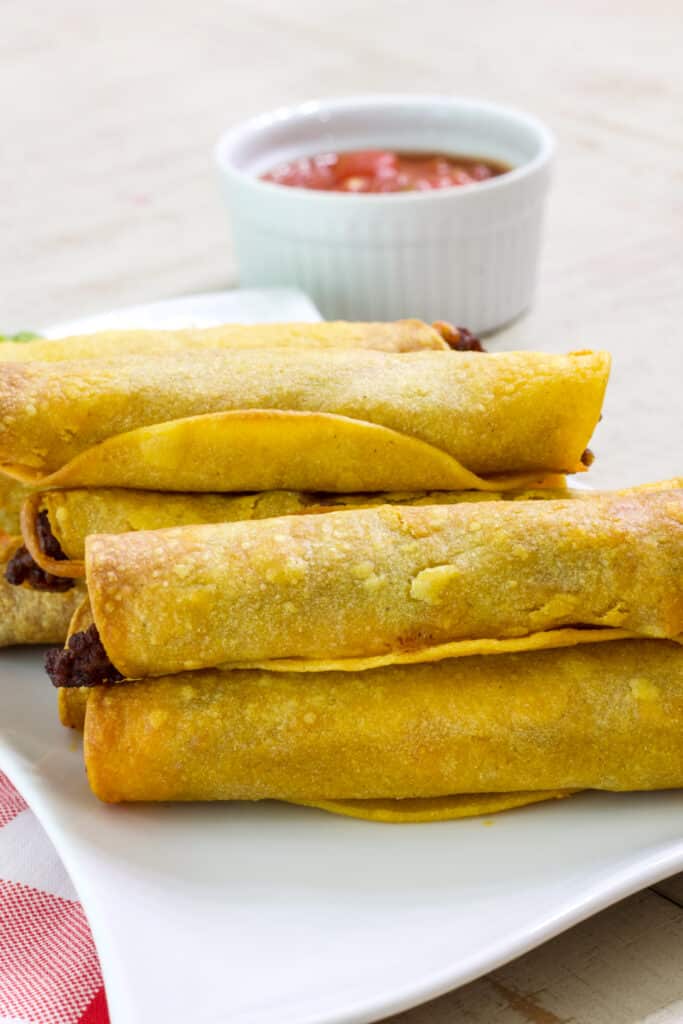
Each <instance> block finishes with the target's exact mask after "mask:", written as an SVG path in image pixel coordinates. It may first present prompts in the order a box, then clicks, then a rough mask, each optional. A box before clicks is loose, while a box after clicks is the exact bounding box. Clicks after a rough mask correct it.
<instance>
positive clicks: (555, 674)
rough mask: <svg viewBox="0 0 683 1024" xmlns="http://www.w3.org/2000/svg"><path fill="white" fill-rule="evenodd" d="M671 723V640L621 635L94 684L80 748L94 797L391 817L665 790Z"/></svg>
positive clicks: (669, 779) (678, 751) (674, 734)
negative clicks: (519, 650)
mask: <svg viewBox="0 0 683 1024" xmlns="http://www.w3.org/2000/svg"><path fill="white" fill-rule="evenodd" d="M682 730H683V647H681V646H680V645H678V644H673V643H670V642H667V641H661V640H635V641H620V642H615V643H611V644H591V645H587V646H580V647H574V648H570V649H565V650H553V651H537V652H532V653H525V654H506V655H500V656H495V657H472V658H460V659H455V660H452V661H442V662H439V663H437V664H425V665H418V666H411V667H403V666H396V667H392V668H384V669H378V670H373V671H368V672H358V673H351V674H349V673H334V672H325V673H318V674H315V675H298V674H291V675H284V674H273V673H268V672H263V671H258V670H251V671H233V672H220V671H216V670H207V671H203V672H195V673H183V674H181V675H179V676H168V677H163V678H160V679H156V680H145V681H142V682H135V683H121V684H117V685H114V686H109V687H96V688H95V689H94V690H93V692H92V693H91V695H90V697H89V700H88V706H87V712H86V721H85V748H84V749H85V763H86V769H87V773H88V779H89V781H90V785H91V787H92V789H93V791H94V792H95V793H96V795H97V796H99V797H100V798H101V799H103V800H107V801H122V800H262V799H269V798H272V799H277V800H287V801H291V802H294V803H297V802H303V803H307V804H311V803H312V804H320V805H323V806H326V805H327V806H331V808H332V809H341V808H340V807H337V808H335V807H334V805H335V803H337V802H339V801H341V802H343V804H345V805H346V813H349V812H350V811H352V810H353V804H351V805H348V803H347V802H348V801H357V800H361V801H365V800H368V801H388V800H395V801H396V805H395V806H396V809H397V810H399V811H400V800H403V799H407V800H410V801H411V802H412V801H415V800H416V799H418V798H419V799H422V798H427V799H429V800H432V799H434V798H443V797H452V796H454V795H459V794H496V793H498V794H504V793H508V794H515V795H516V797H517V798H518V796H519V794H520V792H526V791H529V792H536V793H538V792H540V791H545V795H547V794H548V793H549V792H550V791H554V792H557V791H567V790H577V789H585V788H587V789H607V790H648V789H666V788H679V787H683V743H681V733H682ZM391 806H392V807H393V806H394V805H391ZM379 809H380V810H381V805H380V808H379ZM388 809H389V810H391V807H390V808H388ZM359 810H362V808H360V809H359ZM385 810H387V808H385ZM408 810H409V811H410V812H412V813H414V812H415V810H416V808H415V806H414V805H413V804H412V803H411V805H408ZM424 810H427V808H426V807H425V808H424Z"/></svg>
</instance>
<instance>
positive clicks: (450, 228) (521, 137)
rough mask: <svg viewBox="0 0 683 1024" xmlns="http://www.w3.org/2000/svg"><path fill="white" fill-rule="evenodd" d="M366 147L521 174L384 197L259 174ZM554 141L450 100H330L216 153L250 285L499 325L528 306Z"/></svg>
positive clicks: (528, 120)
mask: <svg viewBox="0 0 683 1024" xmlns="http://www.w3.org/2000/svg"><path fill="white" fill-rule="evenodd" d="M368 148H373V149H376V148H391V149H398V150H408V151H419V150H422V151H433V152H434V151H436V152H444V153H456V154H468V155H473V156H481V157H491V158H494V159H497V160H503V161H505V162H507V163H509V164H511V165H512V166H513V168H514V169H513V170H512V171H510V172H509V173H507V174H504V175H501V176H500V177H497V178H492V179H490V180H488V181H485V182H481V183H478V184H475V185H465V186H460V187H457V188H446V189H439V190H435V191H432V192H402V193H390V194H384V195H348V194H345V193H339V192H316V191H312V190H307V189H300V188H289V187H285V186H282V185H276V184H272V183H269V182H265V181H261V180H260V179H259V175H261V174H263V173H264V172H265V171H268V170H271V169H272V168H273V167H274V166H275V165H276V164H278V163H281V162H282V161H286V160H291V159H293V158H295V157H300V156H310V155H313V154H315V153H321V152H326V151H341V150H351V149H368ZM553 148H554V147H553V138H552V135H551V134H550V132H549V131H548V130H547V128H545V127H544V126H543V125H542V124H541V123H540V122H539V121H537V120H536V118H534V117H531V116H530V115H528V114H524V113H520V112H518V111H515V110H510V109H507V108H506V107H500V106H497V105H494V104H491V103H484V102H480V101H477V100H469V99H455V98H450V97H445V96H400V95H390V96H382V95H379V96H361V97H356V98H350V99H340V100H322V101H319V102H311V103H305V104H302V105H301V106H297V107H285V108H282V109H280V110H276V111H273V112H271V113H268V114H263V115H261V116H260V117H256V118H253V119H252V120H250V121H246V122H244V123H242V124H240V125H237V126H236V127H234V128H231V129H230V130H229V131H227V132H226V133H225V134H224V135H223V136H222V138H221V139H220V140H219V142H218V145H217V147H216V160H217V163H218V168H219V171H220V176H221V181H222V185H223V190H224V193H225V198H226V200H227V203H228V206H229V209H230V211H231V215H232V228H233V236H234V242H235V249H236V254H237V260H238V264H239V271H240V281H241V284H242V285H245V286H254V285H288V286H296V287H299V288H302V289H303V290H304V291H306V292H308V294H309V295H310V296H311V298H312V299H313V301H314V302H315V303H316V305H317V306H318V308H319V309H320V311H321V312H322V314H323V316H325V317H327V318H328V319H338V318H339V319H352V320H393V319H397V318H400V317H420V318H422V319H424V320H439V319H444V320H450V321H452V322H454V323H456V324H460V325H464V326H467V327H469V328H471V329H472V330H474V331H478V332H486V331H490V330H493V329H494V328H495V327H499V326H500V325H501V324H504V323H507V322H508V321H509V320H512V319H514V317H516V316H518V315H519V313H521V312H522V311H523V310H524V309H525V308H526V307H527V306H528V305H529V303H530V301H531V297H532V294H533V289H534V283H535V279H536V267H537V263H538V252H539V242H540V231H541V222H542V217H543V207H544V201H545V197H546V193H547V190H548V183H549V179H550V165H551V158H552V153H553Z"/></svg>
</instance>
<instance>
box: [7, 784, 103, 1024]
mask: <svg viewBox="0 0 683 1024" xmlns="http://www.w3.org/2000/svg"><path fill="white" fill-rule="evenodd" d="M0 1024H109V1014H108V1013H107V1002H106V999H105V995H104V986H103V984H102V974H101V972H100V964H99V960H98V959H97V952H96V950H95V945H94V943H93V940H92V935H91V934H90V928H89V927H88V922H87V920H86V917H85V914H84V913H83V908H82V907H81V905H80V903H79V902H78V899H77V897H76V893H75V891H74V888H73V886H72V884H71V882H70V880H69V878H68V876H67V874H66V872H65V870H64V868H63V867H62V864H61V862H60V860H59V858H58V856H57V854H56V852H55V850H54V848H53V847H52V845H51V843H50V840H49V839H48V838H47V836H46V835H45V833H44V832H43V830H42V828H41V826H40V825H39V824H38V821H37V819H36V818H35V816H34V814H33V813H32V812H31V811H30V810H29V808H28V806H27V804H26V803H25V801H24V800H23V798H22V797H21V795H20V794H19V793H17V791H16V789H15V788H14V786H13V785H12V783H11V782H10V781H9V779H8V778H7V777H6V776H5V775H3V774H2V772H0Z"/></svg>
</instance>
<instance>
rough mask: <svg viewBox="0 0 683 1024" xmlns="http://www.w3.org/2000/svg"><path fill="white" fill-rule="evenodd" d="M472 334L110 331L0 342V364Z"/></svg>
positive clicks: (443, 329) (384, 344)
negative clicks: (53, 338) (50, 339)
mask: <svg viewBox="0 0 683 1024" xmlns="http://www.w3.org/2000/svg"><path fill="white" fill-rule="evenodd" d="M472 343H473V342H472V336H471V335H470V334H469V332H468V331H464V330H463V329H462V328H457V327H452V326H451V325H450V324H447V323H444V322H439V323H436V324H434V326H433V327H432V326H430V325H429V324H426V323H424V322H423V321H422V320H395V321H389V322H387V323H383V322H377V323H352V322H348V321H344V320H336V321H334V320H332V321H322V322H320V323H265V324H220V325H218V326H216V327H189V328H183V329H181V330H175V331H170V330H169V331H163V330H161V331H158V330H135V331H131V330H124V331H119V330H110V331H97V332H95V333H93V334H77V335H72V336H71V337H69V338H59V339H56V340H54V341H48V340H45V339H42V338H41V339H36V340H35V341H30V342H25V341H24V342H17V341H5V342H0V362H3V363H5V362H6V363H10V362H12V363H14V362H17V363H24V362H29V361H32V360H36V359H39V360H44V361H46V362H52V361H62V360H65V359H107V358H109V357H111V356H119V355H125V354H131V353H146V354H147V355H168V354H170V353H173V352H202V351H204V350H206V349H235V348H236V349H241V348H249V349H251V348H322V349H334V348H367V349H377V350H378V351H383V352H418V351H420V350H422V349H436V350H441V351H447V350H448V349H449V348H456V349H457V348H460V347H464V346H466V345H471V344H472Z"/></svg>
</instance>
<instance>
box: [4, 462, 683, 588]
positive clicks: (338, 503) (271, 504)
mask: <svg viewBox="0 0 683 1024" xmlns="http://www.w3.org/2000/svg"><path fill="white" fill-rule="evenodd" d="M562 481H563V478H562V477H558V478H557V481H555V482H556V484H557V486H556V487H545V488H540V489H538V490H522V491H413V492H406V491H401V492H397V491H393V492H389V493H385V494H311V493H304V492H301V491H264V492H262V493H257V494H240V495H230V494H173V493H165V492H157V491H128V490H125V489H123V488H116V487H112V488H93V489H91V490H88V489H86V488H77V489H75V490H71V491H43V492H38V493H36V494H32V495H31V497H30V500H29V501H28V502H27V503H26V504H25V506H24V512H23V514H22V534H23V537H24V544H25V545H26V547H27V548H28V550H29V551H30V552H31V554H32V556H33V558H34V560H35V562H36V564H37V565H39V566H40V567H41V568H42V569H44V570H45V571H46V572H49V573H52V574H53V575H56V576H65V577H68V578H72V579H73V578H76V577H80V576H85V562H84V558H85V538H86V537H88V536H89V535H90V534H91V533H128V532H132V531H138V530H157V529H164V528H165V527H169V526H188V525H191V524H198V523H218V522H224V523H228V522H236V521H238V520H246V519H249V520H252V519H270V518H273V517H274V516H285V515H297V514H301V513H307V514H312V513H318V512H331V511H334V510H339V509H353V508H364V507H372V506H376V505H384V504H387V505H455V504H458V503H459V502H475V501H494V500H495V501H529V500H544V501H547V500H548V499H550V498H554V499H558V498H571V499H573V500H578V499H584V500H586V499H587V500H591V498H592V497H593V496H594V492H591V491H586V490H575V489H572V488H568V487H564V486H560V484H561V483H562ZM17 486H19V485H17ZM681 486H683V479H678V478H676V479H672V480H664V481H659V482H657V483H652V484H644V485H641V486H640V487H637V488H629V489H628V490H626V491H624V492H623V493H626V494H630V493H633V492H634V491H639V490H644V489H648V490H673V489H675V488H678V487H681ZM21 490H22V493H26V490H25V488H21ZM41 516H45V517H47V525H48V527H49V530H50V533H51V534H52V536H53V537H55V539H56V540H57V543H58V544H59V546H60V548H61V551H62V553H63V554H64V555H65V556H66V557H65V558H64V559H63V560H57V559H55V558H51V557H50V556H49V555H47V554H46V553H45V551H44V550H43V547H42V546H41V537H40V533H39V529H38V523H39V520H40V517H41Z"/></svg>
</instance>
